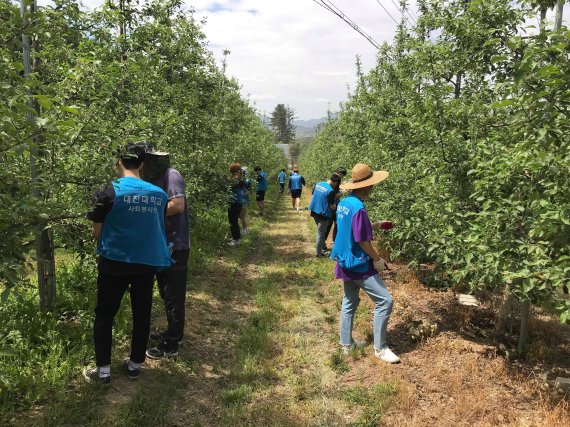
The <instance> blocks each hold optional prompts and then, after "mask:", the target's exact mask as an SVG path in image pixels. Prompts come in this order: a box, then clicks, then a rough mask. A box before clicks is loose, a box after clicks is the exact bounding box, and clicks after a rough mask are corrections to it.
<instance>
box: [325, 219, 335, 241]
mask: <svg viewBox="0 0 570 427" xmlns="http://www.w3.org/2000/svg"><path fill="white" fill-rule="evenodd" d="M333 225H334V228H333ZM331 228H333V238H332V239H333V242H334V241H335V240H336V233H337V231H338V229H337V226H336V212H333V216H332V221H331V222H330V224H329V226H328V228H327V232H326V234H325V241H326V240H327V239H328V238H329V234H330V233H331Z"/></svg>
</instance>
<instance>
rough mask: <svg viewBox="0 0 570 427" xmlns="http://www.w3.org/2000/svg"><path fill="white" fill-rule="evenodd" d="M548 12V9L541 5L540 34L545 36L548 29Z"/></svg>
mask: <svg viewBox="0 0 570 427" xmlns="http://www.w3.org/2000/svg"><path fill="white" fill-rule="evenodd" d="M546 11H547V7H546V6H544V5H540V24H539V28H540V34H543V33H544V30H545V29H546Z"/></svg>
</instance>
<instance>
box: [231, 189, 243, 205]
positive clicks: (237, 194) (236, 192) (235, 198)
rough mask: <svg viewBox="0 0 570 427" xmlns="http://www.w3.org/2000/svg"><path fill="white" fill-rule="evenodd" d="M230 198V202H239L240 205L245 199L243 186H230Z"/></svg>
mask: <svg viewBox="0 0 570 427" xmlns="http://www.w3.org/2000/svg"><path fill="white" fill-rule="evenodd" d="M231 191H232V199H231V202H232V203H239V204H240V205H242V204H243V202H244V199H245V194H244V193H245V191H246V190H245V188H243V187H241V186H238V187H233V186H232V190H231Z"/></svg>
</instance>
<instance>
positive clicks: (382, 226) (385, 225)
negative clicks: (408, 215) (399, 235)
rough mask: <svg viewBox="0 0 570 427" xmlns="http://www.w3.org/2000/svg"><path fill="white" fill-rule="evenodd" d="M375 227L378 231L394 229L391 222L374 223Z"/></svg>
mask: <svg viewBox="0 0 570 427" xmlns="http://www.w3.org/2000/svg"><path fill="white" fill-rule="evenodd" d="M375 225H376V227H375V228H378V229H379V230H391V229H392V228H394V223H393V222H392V221H385V220H383V221H378V222H376V223H375Z"/></svg>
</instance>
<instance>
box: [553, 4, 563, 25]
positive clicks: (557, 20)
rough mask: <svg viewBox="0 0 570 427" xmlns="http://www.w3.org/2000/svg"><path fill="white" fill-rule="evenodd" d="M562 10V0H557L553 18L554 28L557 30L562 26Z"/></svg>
mask: <svg viewBox="0 0 570 427" xmlns="http://www.w3.org/2000/svg"><path fill="white" fill-rule="evenodd" d="M563 11H564V0H558V2H557V3H556V17H555V18H554V29H555V30H559V29H560V28H561V27H562V12H563Z"/></svg>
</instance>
